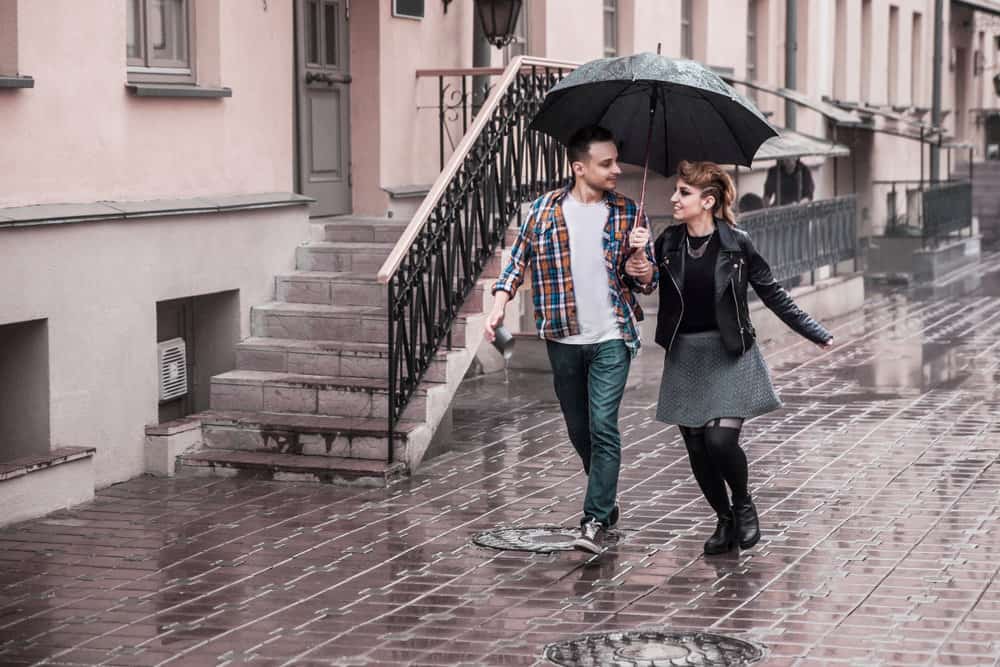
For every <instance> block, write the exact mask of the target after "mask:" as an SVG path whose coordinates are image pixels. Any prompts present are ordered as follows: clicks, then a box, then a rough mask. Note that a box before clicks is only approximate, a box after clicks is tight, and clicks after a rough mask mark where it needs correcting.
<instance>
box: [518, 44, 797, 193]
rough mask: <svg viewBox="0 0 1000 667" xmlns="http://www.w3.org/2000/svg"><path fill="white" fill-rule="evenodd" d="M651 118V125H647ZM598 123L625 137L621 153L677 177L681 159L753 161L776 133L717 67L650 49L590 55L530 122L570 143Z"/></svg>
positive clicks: (552, 92)
mask: <svg viewBox="0 0 1000 667" xmlns="http://www.w3.org/2000/svg"><path fill="white" fill-rule="evenodd" d="M650 123H652V127H650ZM588 125H601V126H603V127H605V128H607V129H608V130H610V131H611V132H612V133H613V134H614V135H615V138H616V139H618V141H619V142H620V148H619V159H621V160H622V161H623V162H627V163H629V164H637V165H640V166H642V165H644V164H645V163H646V158H647V145H648V146H649V155H648V157H649V168H650V169H653V170H654V171H657V172H659V173H661V174H663V175H665V176H669V175H672V174H673V173H674V172H675V171H676V169H677V163H678V162H680V161H681V160H711V161H713V162H718V163H721V164H741V165H746V166H749V165H750V163H751V162H752V161H753V157H754V154H755V153H756V152H757V148H758V147H760V145H761V144H762V143H763V142H764V141H766V140H767V139H768V138H770V137H773V136H776V135H777V132H776V131H775V130H774V128H772V127H771V125H770V124H769V123H768V122H767V120H766V119H765V118H764V116H763V114H761V113H760V111H758V110H757V108H756V107H755V106H754V105H753V104H752V103H750V102H749V101H747V100H746V99H745V98H744V97H742V96H741V95H739V94H738V93H737V92H736V91H735V90H733V89H732V88H731V87H730V86H729V85H727V84H726V83H725V82H724V81H723V80H722V79H721V78H720V77H719V75H717V74H716V73H715V72H713V71H711V70H709V69H708V68H706V67H704V66H703V65H701V64H699V63H696V62H694V61H692V60H674V59H671V58H667V57H666V56H661V55H656V54H653V53H640V54H638V55H634V56H626V57H623V58H602V59H600V60H593V61H591V62H589V63H586V64H585V65H582V66H581V67H579V68H577V69H576V70H575V71H573V72H572V73H570V74H569V75H568V76H566V78H564V79H563V80H562V81H560V82H559V83H558V84H556V85H555V86H554V87H553V88H552V90H550V91H549V93H548V95H547V96H546V98H545V101H544V102H543V104H542V108H541V109H540V110H539V112H538V113H537V114H536V115H535V118H534V119H533V120H532V122H531V127H532V128H533V129H535V130H539V131H541V132H544V133H545V134H548V135H550V136H552V137H554V138H555V139H557V140H558V141H560V142H562V143H563V144H566V143H567V142H568V141H569V139H570V137H571V136H572V135H573V133H574V132H576V131H577V130H578V129H580V128H582V127H586V126H588Z"/></svg>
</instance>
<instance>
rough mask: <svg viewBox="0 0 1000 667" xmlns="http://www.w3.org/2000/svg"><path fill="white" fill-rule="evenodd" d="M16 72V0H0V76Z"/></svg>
mask: <svg viewBox="0 0 1000 667" xmlns="http://www.w3.org/2000/svg"><path fill="white" fill-rule="evenodd" d="M4 74H17V1H16V0H0V76H2V75H4Z"/></svg>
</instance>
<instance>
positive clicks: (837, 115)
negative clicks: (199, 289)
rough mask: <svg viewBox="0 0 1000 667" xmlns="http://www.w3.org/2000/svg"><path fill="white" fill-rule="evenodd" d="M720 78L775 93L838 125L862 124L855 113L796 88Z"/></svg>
mask: <svg viewBox="0 0 1000 667" xmlns="http://www.w3.org/2000/svg"><path fill="white" fill-rule="evenodd" d="M722 79H723V81H725V82H726V83H728V84H730V85H733V84H738V85H741V86H746V87H747V88H753V89H754V90H759V91H761V92H764V93H770V94H771V95H777V96H778V97H780V98H782V99H786V100H790V101H791V102H794V103H795V104H798V105H799V106H800V107H805V108H806V109H811V110H812V111H815V112H816V113H819V114H822V115H823V116H826V117H827V118H829V119H830V120H832V121H833V122H835V123H837V124H838V125H861V124H862V120H861V118H860V117H859V116H858V115H857V114H855V113H853V112H851V111H846V110H844V109H841V108H840V107H838V106H835V105H833V104H830V103H828V102H824V101H822V100H815V99H813V98H811V97H807V96H805V95H803V94H802V93H800V92H799V91H797V90H789V89H788V88H772V87H771V86H765V85H764V84H762V83H760V82H759V81H744V80H743V79H737V78H735V77H732V76H725V75H723V76H722Z"/></svg>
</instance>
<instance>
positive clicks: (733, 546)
mask: <svg viewBox="0 0 1000 667" xmlns="http://www.w3.org/2000/svg"><path fill="white" fill-rule="evenodd" d="M734 549H736V543H735V542H733V543H732V544H730V545H729V546H728V547H726V548H725V549H719V550H717V551H715V550H713V551H709V550H708V549H703V551H704V552H705V555H706V556H721V555H722V554H728V553H732V551H733V550H734Z"/></svg>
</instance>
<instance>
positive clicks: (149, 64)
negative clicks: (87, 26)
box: [125, 0, 196, 84]
mask: <svg viewBox="0 0 1000 667" xmlns="http://www.w3.org/2000/svg"><path fill="white" fill-rule="evenodd" d="M129 2H130V4H131V2H132V0H129ZM153 2H155V0H136V4H137V5H138V7H139V19H138V25H139V30H138V32H137V37H138V38H139V52H140V53H141V56H139V57H132V56H129V55H128V52H127V51H126V55H125V58H126V73H127V75H128V81H129V83H180V84H193V83H195V79H196V77H195V43H196V42H195V11H194V10H195V2H194V0H182V2H183V7H184V11H185V19H186V20H185V22H184V23H185V27H186V29H187V34H186V35H185V42H186V47H187V64H186V65H185V64H184V63H183V62H178V61H164V60H159V61H157V60H155V59H153V58H152V57H151V56H150V54H149V44H150V43H151V42H152V39H151V35H150V30H151V25H150V22H149V20H148V16H149V8H150V7H151V6H152V4H153ZM126 11H127V10H126ZM126 46H127V43H126Z"/></svg>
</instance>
